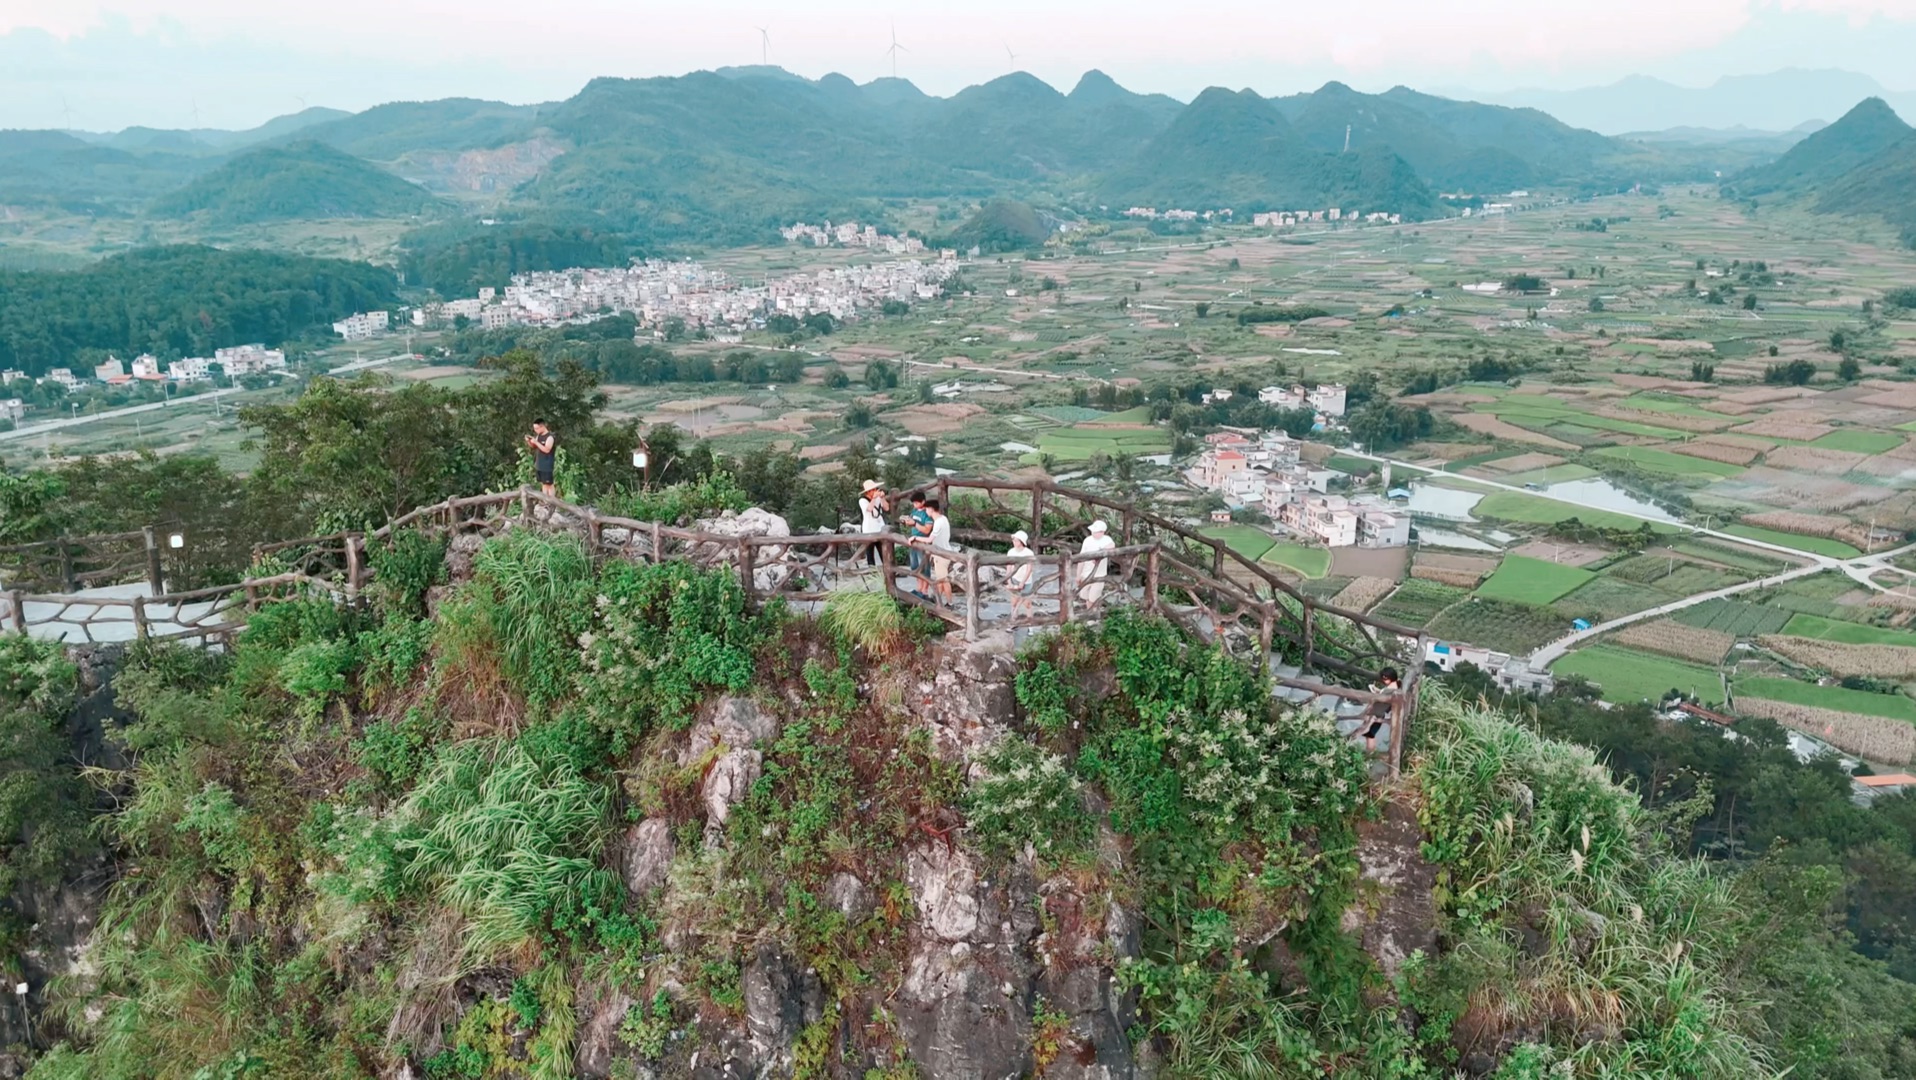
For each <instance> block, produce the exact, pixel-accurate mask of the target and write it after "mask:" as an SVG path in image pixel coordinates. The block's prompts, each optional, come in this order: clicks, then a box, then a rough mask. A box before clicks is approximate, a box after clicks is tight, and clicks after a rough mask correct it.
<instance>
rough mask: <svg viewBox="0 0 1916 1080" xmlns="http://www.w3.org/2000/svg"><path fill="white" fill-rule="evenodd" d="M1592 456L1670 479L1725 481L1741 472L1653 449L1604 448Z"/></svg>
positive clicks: (1729, 466) (1716, 463)
mask: <svg viewBox="0 0 1916 1080" xmlns="http://www.w3.org/2000/svg"><path fill="white" fill-rule="evenodd" d="M1595 453H1596V454H1597V456H1598V457H1607V458H1615V459H1617V460H1618V461H1627V462H1629V463H1630V464H1632V465H1635V466H1636V467H1637V468H1639V469H1648V470H1649V471H1651V472H1659V473H1669V474H1670V475H1672V476H1714V477H1725V476H1738V475H1741V474H1742V472H1743V467H1742V466H1741V465H1731V464H1729V463H1727V462H1722V461H1711V460H1709V459H1708V458H1700V457H1691V456H1690V455H1688V454H1678V453H1673V452H1671V451H1669V450H1658V449H1657V448H1655V447H1653V446H1607V447H1605V448H1603V449H1601V450H1598V451H1595Z"/></svg>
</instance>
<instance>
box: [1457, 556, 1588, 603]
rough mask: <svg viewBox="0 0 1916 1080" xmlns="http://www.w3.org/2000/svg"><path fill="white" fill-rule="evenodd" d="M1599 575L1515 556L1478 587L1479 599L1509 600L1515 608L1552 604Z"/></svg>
mask: <svg viewBox="0 0 1916 1080" xmlns="http://www.w3.org/2000/svg"><path fill="white" fill-rule="evenodd" d="M1596 576H1597V575H1595V574H1593V573H1591V572H1590V571H1588V570H1583V569H1579V568H1578V567H1575V566H1563V565H1560V564H1558V563H1553V562H1547V561H1545V560H1543V559H1533V558H1530V557H1529V556H1527V555H1512V556H1510V557H1509V558H1506V559H1505V560H1504V561H1503V564H1502V565H1501V566H1499V567H1497V572H1496V573H1494V574H1492V575H1490V578H1489V579H1488V580H1486V581H1485V582H1484V583H1483V584H1482V585H1480V586H1478V587H1477V595H1478V596H1481V597H1483V598H1484V599H1486V600H1507V601H1509V602H1511V603H1514V604H1548V603H1550V602H1551V601H1552V600H1555V599H1557V598H1558V597H1560V596H1562V595H1564V594H1565V593H1567V592H1570V591H1571V590H1573V589H1576V588H1578V587H1579V586H1581V585H1584V584H1586V583H1587V582H1589V581H1591V580H1593V579H1595V578H1596Z"/></svg>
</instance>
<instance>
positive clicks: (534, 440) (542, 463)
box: [526, 420, 559, 495]
mask: <svg viewBox="0 0 1916 1080" xmlns="http://www.w3.org/2000/svg"><path fill="white" fill-rule="evenodd" d="M526 445H527V446H528V447H531V449H532V467H533V470H534V471H535V472H536V473H538V476H539V490H541V491H543V492H545V493H546V494H547V495H551V494H553V490H552V463H553V456H554V455H555V454H557V453H558V450H559V437H558V436H557V435H554V434H553V433H552V429H551V428H549V427H546V422H545V421H544V420H534V421H533V422H532V434H530V435H527V436H526Z"/></svg>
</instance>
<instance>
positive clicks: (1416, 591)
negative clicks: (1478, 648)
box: [1373, 578, 1470, 626]
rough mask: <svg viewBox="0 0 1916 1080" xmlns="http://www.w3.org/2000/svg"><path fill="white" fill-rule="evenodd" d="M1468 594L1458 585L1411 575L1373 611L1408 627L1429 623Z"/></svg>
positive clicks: (1379, 615) (1378, 615) (1382, 617)
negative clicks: (1411, 576)
mask: <svg viewBox="0 0 1916 1080" xmlns="http://www.w3.org/2000/svg"><path fill="white" fill-rule="evenodd" d="M1468 595H1470V594H1469V593H1468V592H1466V591H1465V590H1463V589H1459V588H1456V587H1455V586H1451V585H1443V584H1440V583H1438V582H1435V581H1424V580H1422V579H1419V578H1411V579H1410V580H1409V581H1406V582H1404V583H1403V584H1402V585H1399V586H1397V591H1396V592H1394V593H1391V594H1390V595H1389V596H1388V597H1386V598H1385V599H1384V602H1383V603H1381V604H1379V605H1377V608H1376V610H1375V611H1374V612H1373V614H1375V615H1376V616H1377V617H1378V618H1381V619H1389V620H1391V621H1392V622H1400V623H1404V624H1405V625H1408V626H1428V625H1430V621H1431V620H1432V619H1434V618H1436V617H1437V613H1438V612H1440V611H1442V610H1444V609H1445V608H1447V607H1449V606H1450V605H1452V604H1454V603H1456V602H1457V601H1459V600H1462V599H1463V598H1464V597H1466V596H1468Z"/></svg>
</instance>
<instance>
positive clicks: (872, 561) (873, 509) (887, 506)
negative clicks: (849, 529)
mask: <svg viewBox="0 0 1916 1080" xmlns="http://www.w3.org/2000/svg"><path fill="white" fill-rule="evenodd" d="M890 510H891V501H890V500H889V499H887V498H885V488H884V485H882V484H880V483H879V482H878V481H876V480H867V481H865V486H864V488H863V493H862V494H860V495H859V496H858V531H859V532H861V533H863V534H864V535H866V536H875V535H877V534H878V533H882V532H884V531H885V515H886V513H888V512H889V511H890ZM865 565H867V566H877V565H878V544H877V542H876V541H874V542H872V543H870V544H866V545H865Z"/></svg>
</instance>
